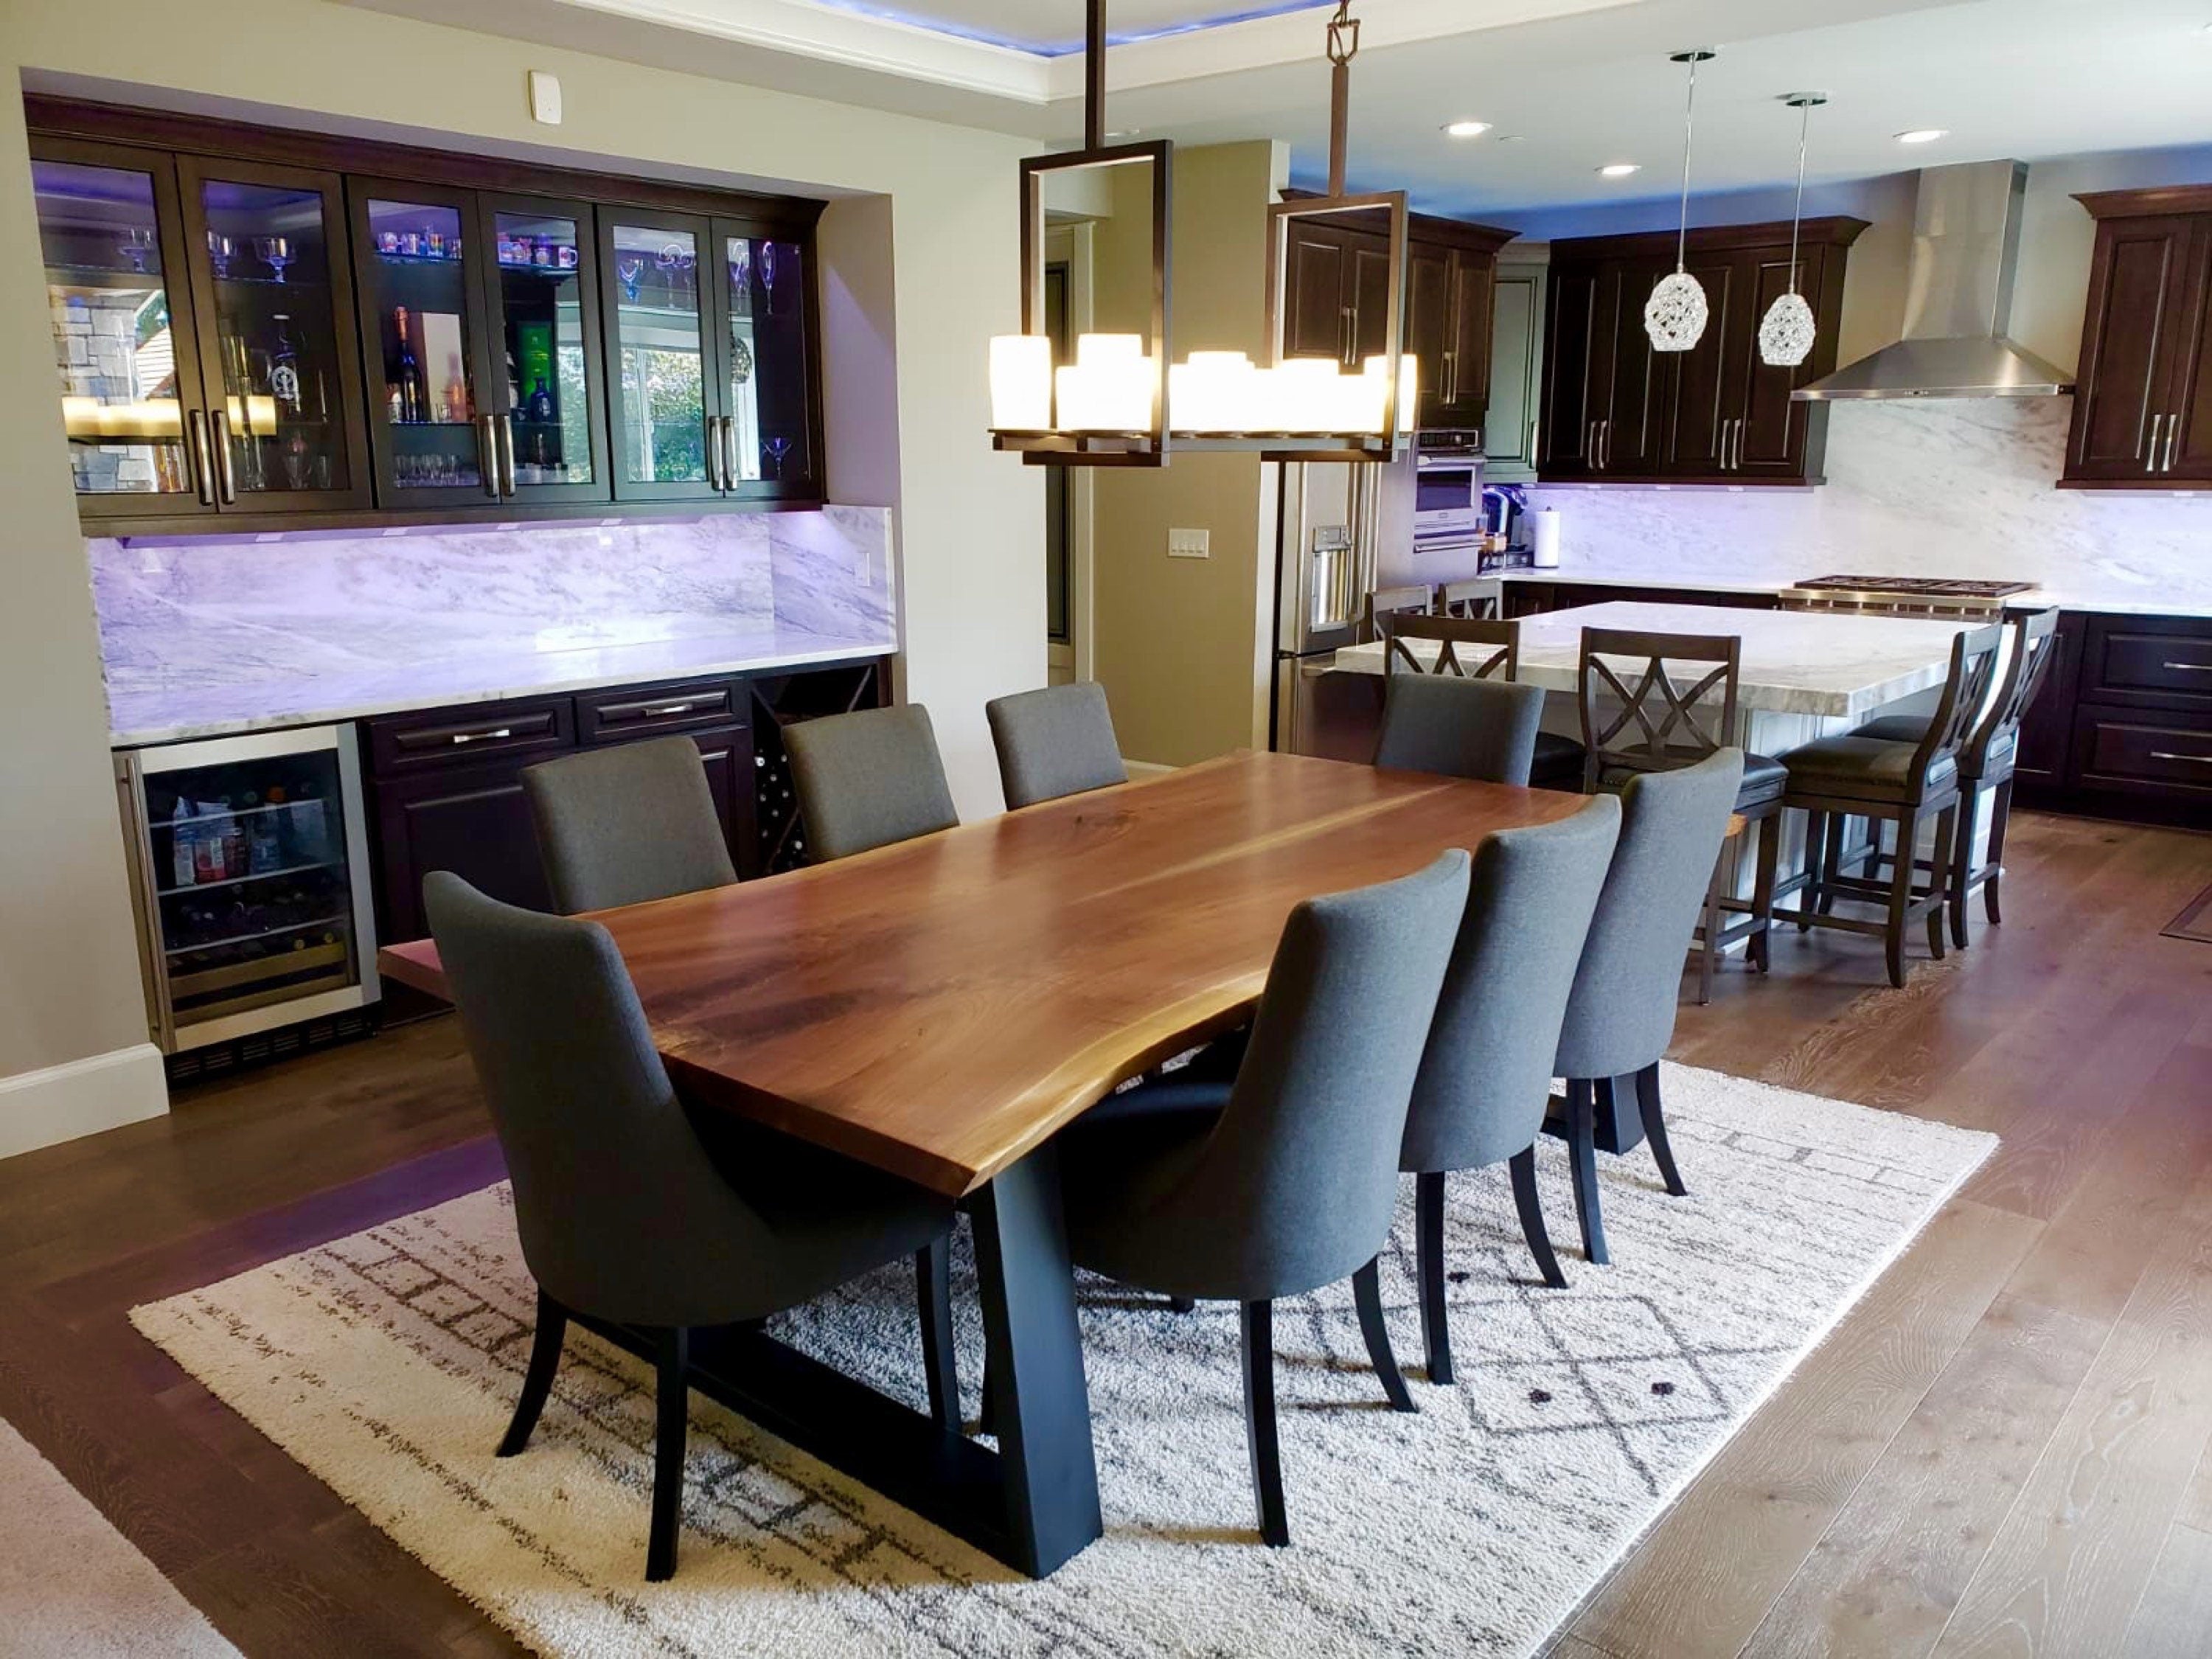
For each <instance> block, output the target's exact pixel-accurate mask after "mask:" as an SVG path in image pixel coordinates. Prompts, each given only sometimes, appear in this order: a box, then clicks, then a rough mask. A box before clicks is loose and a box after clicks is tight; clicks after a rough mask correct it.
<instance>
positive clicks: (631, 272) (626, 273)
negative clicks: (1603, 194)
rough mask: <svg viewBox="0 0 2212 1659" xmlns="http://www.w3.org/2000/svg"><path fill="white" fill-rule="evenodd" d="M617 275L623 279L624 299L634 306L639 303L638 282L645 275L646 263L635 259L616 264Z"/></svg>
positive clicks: (620, 260)
mask: <svg viewBox="0 0 2212 1659" xmlns="http://www.w3.org/2000/svg"><path fill="white" fill-rule="evenodd" d="M615 275H616V276H619V277H621V278H622V285H623V298H624V299H625V300H628V301H629V302H630V303H631V304H632V305H635V304H636V303H637V280H638V278H639V277H641V276H644V275H645V261H644V260H642V259H640V258H635V257H632V258H627V259H618V260H617V261H616V262H615Z"/></svg>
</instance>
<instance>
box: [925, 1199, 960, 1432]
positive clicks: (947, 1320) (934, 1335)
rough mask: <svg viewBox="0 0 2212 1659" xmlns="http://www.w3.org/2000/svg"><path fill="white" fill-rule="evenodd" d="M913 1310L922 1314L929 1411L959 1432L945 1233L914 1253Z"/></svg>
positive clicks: (949, 1257)
mask: <svg viewBox="0 0 2212 1659" xmlns="http://www.w3.org/2000/svg"><path fill="white" fill-rule="evenodd" d="M914 1299H915V1311H916V1312H917V1313H918V1314H919V1315H920V1316H921V1369H922V1372H923V1374H924V1375H925V1376H927V1377H928V1379H929V1414H930V1416H931V1417H932V1418H933V1419H935V1420H936V1423H937V1426H938V1427H939V1429H941V1430H943V1431H945V1433H946V1434H952V1435H957V1434H958V1433H959V1432H960V1361H959V1358H958V1357H957V1354H956V1353H955V1352H954V1350H953V1345H952V1240H951V1237H950V1236H949V1235H948V1236H945V1237H939V1238H937V1239H934V1240H933V1241H932V1242H931V1243H927V1244H925V1245H923V1246H922V1247H921V1249H919V1250H916V1251H915V1253H914Z"/></svg>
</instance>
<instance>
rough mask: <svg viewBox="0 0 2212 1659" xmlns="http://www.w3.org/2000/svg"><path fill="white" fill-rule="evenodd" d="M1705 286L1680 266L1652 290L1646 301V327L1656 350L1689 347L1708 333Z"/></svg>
mask: <svg viewBox="0 0 2212 1659" xmlns="http://www.w3.org/2000/svg"><path fill="white" fill-rule="evenodd" d="M1705 317H1706V309H1705V289H1704V287H1703V286H1702V285H1701V284H1700V283H1699V281H1698V279H1697V278H1696V277H1694V276H1691V275H1690V273H1689V272H1688V271H1686V270H1678V271H1676V272H1675V273H1674V275H1673V276H1669V277H1667V278H1666V279H1665V280H1664V281H1662V283H1660V284H1659V286H1658V287H1656V288H1655V289H1652V290H1651V297H1650V299H1649V300H1647V301H1644V333H1645V334H1647V335H1649V336H1650V339H1651V349H1653V350H1654V351H1687V350H1688V349H1690V348H1691V347H1692V346H1693V345H1695V344H1697V343H1698V342H1699V340H1701V339H1702V338H1704V337H1705Z"/></svg>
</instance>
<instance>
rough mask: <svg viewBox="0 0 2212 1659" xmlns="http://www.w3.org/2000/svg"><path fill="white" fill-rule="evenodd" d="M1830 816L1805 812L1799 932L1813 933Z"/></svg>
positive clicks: (1798, 909)
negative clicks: (1803, 863)
mask: <svg viewBox="0 0 2212 1659" xmlns="http://www.w3.org/2000/svg"><path fill="white" fill-rule="evenodd" d="M1829 822H1830V815H1829V814H1827V813H1826V812H1822V811H1816V810H1815V809H1814V808H1812V807H1808V808H1806V810H1805V884H1804V885H1803V886H1802V887H1801V888H1799V889H1798V890H1797V931H1798V932H1799V933H1811V932H1812V931H1813V923H1812V921H1811V918H1812V917H1813V916H1814V915H1815V914H1816V913H1817V912H1818V910H1819V908H1820V872H1821V869H1822V867H1823V866H1824V864H1825V861H1826V858H1827V847H1828V824H1829Z"/></svg>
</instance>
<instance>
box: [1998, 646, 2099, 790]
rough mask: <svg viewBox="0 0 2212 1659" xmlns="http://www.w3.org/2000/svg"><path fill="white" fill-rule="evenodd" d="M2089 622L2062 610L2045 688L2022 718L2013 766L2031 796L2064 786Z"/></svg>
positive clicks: (2045, 679) (2023, 786) (2014, 772)
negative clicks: (2018, 749)
mask: <svg viewBox="0 0 2212 1659" xmlns="http://www.w3.org/2000/svg"><path fill="white" fill-rule="evenodd" d="M2087 620H2088V619H2087V617H2084V616H2083V615H2082V614H2081V612H2080V611H2060V612H2059V614H2058V629H2057V633H2056V634H2055V635H2052V637H2051V649H2052V650H2053V651H2056V652H2057V653H2058V654H2057V656H2055V657H2053V658H2052V659H2051V671H2050V672H2049V673H2048V674H2046V675H2045V677H2044V681H2043V690H2041V691H2039V692H2038V693H2037V694H2036V698H2035V701H2034V702H2033V703H2031V704H2030V705H2029V706H2028V709H2027V713H2026V714H2023V715H2021V721H2020V752H2019V754H2018V756H2017V757H2015V760H2014V763H2013V775H2014V777H2015V780H2016V781H2017V785H2018V787H2020V788H2021V789H2022V790H2025V791H2027V792H2028V793H2030V794H2033V793H2035V792H2036V791H2038V790H2048V791H2057V790H2060V789H2063V788H2064V787H2065V785H2066V775H2067V759H2068V756H2069V752H2070V750H2072V747H2073V744H2074V705H2075V702H2076V700H2077V699H2078V697H2079V695H2080V694H2079V690H2078V687H2079V685H2080V682H2081V636H2082V634H2083V632H2084V631H2085V629H2086V628H2087Z"/></svg>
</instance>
